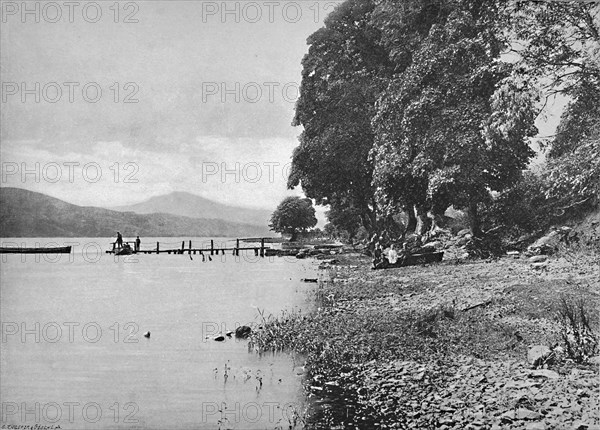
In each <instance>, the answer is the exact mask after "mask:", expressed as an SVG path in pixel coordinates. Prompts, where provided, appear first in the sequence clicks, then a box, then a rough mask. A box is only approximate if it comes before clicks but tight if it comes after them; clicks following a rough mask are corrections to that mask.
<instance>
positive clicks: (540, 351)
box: [527, 345, 551, 366]
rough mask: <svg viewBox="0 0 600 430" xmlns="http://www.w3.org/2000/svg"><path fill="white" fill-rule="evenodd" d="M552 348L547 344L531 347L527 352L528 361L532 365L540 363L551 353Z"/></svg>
mask: <svg viewBox="0 0 600 430" xmlns="http://www.w3.org/2000/svg"><path fill="white" fill-rule="evenodd" d="M550 352H551V351H550V348H548V347H547V346H546V345H535V346H532V347H531V348H529V351H528V352H527V362H528V363H529V364H531V365H532V366H537V365H538V364H540V363H541V362H542V361H544V359H546V357H548V355H550Z"/></svg>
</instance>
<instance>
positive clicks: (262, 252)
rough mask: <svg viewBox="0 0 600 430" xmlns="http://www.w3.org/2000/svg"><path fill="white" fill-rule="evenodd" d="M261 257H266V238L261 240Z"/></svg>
mask: <svg viewBox="0 0 600 430" xmlns="http://www.w3.org/2000/svg"><path fill="white" fill-rule="evenodd" d="M260 256H261V257H264V256H265V238H264V237H261V238H260Z"/></svg>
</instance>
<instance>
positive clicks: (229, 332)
mask: <svg viewBox="0 0 600 430" xmlns="http://www.w3.org/2000/svg"><path fill="white" fill-rule="evenodd" d="M232 334H233V332H232V331H228V332H227V333H225V336H227V337H231V335H232Z"/></svg>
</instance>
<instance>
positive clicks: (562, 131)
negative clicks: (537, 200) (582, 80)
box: [546, 85, 600, 209]
mask: <svg viewBox="0 0 600 430" xmlns="http://www.w3.org/2000/svg"><path fill="white" fill-rule="evenodd" d="M574 97H575V98H574V99H573V100H572V101H571V102H570V103H569V105H568V106H567V108H566V110H565V112H564V113H563V115H562V117H561V122H560V124H559V127H558V131H557V136H556V138H555V139H554V141H553V144H552V148H551V150H550V151H549V153H548V156H549V160H548V165H547V169H546V178H547V180H548V182H549V189H548V190H547V195H548V196H549V197H553V198H556V199H560V200H562V201H563V206H569V205H573V204H576V203H577V202H579V201H584V200H589V201H590V202H591V206H592V207H593V206H594V205H597V204H598V203H600V85H598V86H597V87H590V86H588V85H584V86H582V87H581V88H580V89H579V91H577V92H576V94H575V95H574ZM578 209H579V208H578Z"/></svg>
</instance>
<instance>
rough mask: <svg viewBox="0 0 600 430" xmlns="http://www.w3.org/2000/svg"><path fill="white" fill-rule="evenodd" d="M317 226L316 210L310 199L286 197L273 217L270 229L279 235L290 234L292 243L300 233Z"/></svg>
mask: <svg viewBox="0 0 600 430" xmlns="http://www.w3.org/2000/svg"><path fill="white" fill-rule="evenodd" d="M315 225H317V218H316V217H315V208H314V207H313V205H312V201H311V200H310V199H303V198H300V197H296V196H294V197H286V198H285V199H283V200H282V202H281V203H279V205H278V206H277V209H275V212H273V214H272V215H271V223H270V224H269V227H270V229H271V230H273V231H275V232H277V233H286V234H290V235H291V238H290V241H291V242H293V241H295V240H296V238H297V235H298V232H300V231H306V229H309V228H312V227H314V226H315Z"/></svg>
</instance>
